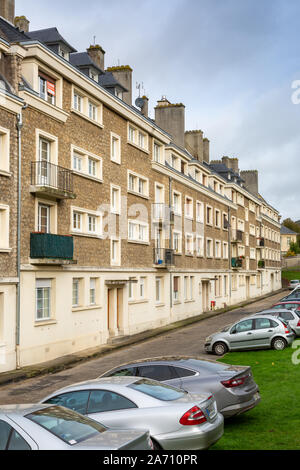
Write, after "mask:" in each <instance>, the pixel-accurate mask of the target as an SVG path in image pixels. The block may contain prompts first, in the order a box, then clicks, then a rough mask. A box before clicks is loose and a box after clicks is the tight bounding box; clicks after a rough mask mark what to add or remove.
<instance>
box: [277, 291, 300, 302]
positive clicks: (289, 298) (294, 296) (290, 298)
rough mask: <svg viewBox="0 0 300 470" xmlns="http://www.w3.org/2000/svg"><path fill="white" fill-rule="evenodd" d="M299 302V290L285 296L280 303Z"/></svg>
mask: <svg viewBox="0 0 300 470" xmlns="http://www.w3.org/2000/svg"><path fill="white" fill-rule="evenodd" d="M293 300H300V289H296V290H295V292H291V293H290V294H289V295H286V296H285V297H283V298H282V299H280V302H285V301H293Z"/></svg>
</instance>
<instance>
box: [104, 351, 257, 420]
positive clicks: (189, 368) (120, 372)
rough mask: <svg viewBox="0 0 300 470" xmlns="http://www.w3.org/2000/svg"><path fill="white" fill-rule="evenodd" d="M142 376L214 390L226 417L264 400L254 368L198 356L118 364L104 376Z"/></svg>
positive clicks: (188, 388) (190, 388)
mask: <svg viewBox="0 0 300 470" xmlns="http://www.w3.org/2000/svg"><path fill="white" fill-rule="evenodd" d="M128 375H130V376H132V375H134V376H139V377H148V378H149V379H154V380H159V381H160V382H163V383H166V384H168V385H172V386H174V387H179V388H182V389H183V390H186V391H187V392H189V393H200V392H201V393H203V392H205V393H212V394H213V395H214V397H215V399H216V402H217V407H218V410H219V412H220V413H222V415H223V416H224V418H228V417H231V416H234V415H239V414H241V413H244V412H245V411H248V410H250V409H252V408H254V407H255V406H256V405H258V404H259V403H260V394H259V389H258V385H257V384H256V383H255V381H254V378H253V375H252V371H251V367H249V366H232V365H230V364H222V363H220V362H216V361H213V360H208V359H205V360H204V359H202V358H198V357H184V356H177V357H160V358H153V359H144V360H140V361H135V362H131V363H129V364H123V365H122V366H119V367H116V368H114V369H112V370H110V371H108V372H106V373H105V374H103V376H102V377H113V376H128Z"/></svg>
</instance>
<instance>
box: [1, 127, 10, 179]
mask: <svg viewBox="0 0 300 470" xmlns="http://www.w3.org/2000/svg"><path fill="white" fill-rule="evenodd" d="M9 143H10V132H9V130H7V129H3V128H2V127H0V172H1V171H4V172H7V173H8V172H9V148H10V145H9Z"/></svg>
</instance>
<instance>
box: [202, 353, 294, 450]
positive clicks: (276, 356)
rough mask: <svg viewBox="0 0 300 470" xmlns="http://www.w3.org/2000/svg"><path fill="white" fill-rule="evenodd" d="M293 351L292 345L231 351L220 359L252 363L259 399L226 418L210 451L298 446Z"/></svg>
mask: <svg viewBox="0 0 300 470" xmlns="http://www.w3.org/2000/svg"><path fill="white" fill-rule="evenodd" d="M295 352H296V349H292V348H291V347H288V348H287V349H285V350H283V351H273V350H266V351H251V352H233V353H228V354H227V355H226V356H225V357H224V358H222V359H221V362H225V363H228V364H235V365H249V366H251V368H252V372H253V375H254V379H255V381H256V383H257V384H258V385H259V388H260V393H261V402H260V404H259V405H258V406H256V407H255V408H254V409H252V410H250V411H248V412H247V413H244V414H242V415H240V416H237V417H235V418H230V419H227V420H225V432H224V436H223V437H222V439H220V441H218V442H217V443H216V444H215V445H214V446H213V447H211V449H212V450H284V449H286V450H293V449H298V450H299V449H300V364H299V365H294V364H293V363H292V355H293V353H295ZM298 359H300V354H299V355H298Z"/></svg>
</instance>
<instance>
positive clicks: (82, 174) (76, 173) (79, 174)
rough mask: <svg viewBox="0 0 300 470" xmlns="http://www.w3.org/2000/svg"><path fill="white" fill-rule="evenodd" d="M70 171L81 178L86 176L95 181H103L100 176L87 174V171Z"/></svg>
mask: <svg viewBox="0 0 300 470" xmlns="http://www.w3.org/2000/svg"><path fill="white" fill-rule="evenodd" d="M72 173H73V174H74V175H77V176H82V177H83V178H87V179H89V180H92V181H95V182H96V183H103V179H102V178H97V176H92V175H88V174H87V173H82V172H80V171H76V170H72Z"/></svg>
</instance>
